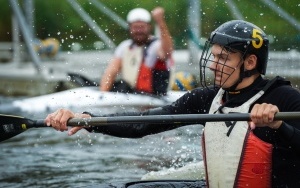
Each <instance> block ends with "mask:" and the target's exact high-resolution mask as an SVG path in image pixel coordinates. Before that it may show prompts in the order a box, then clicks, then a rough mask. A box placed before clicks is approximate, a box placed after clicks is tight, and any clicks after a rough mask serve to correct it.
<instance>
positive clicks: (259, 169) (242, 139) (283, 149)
mask: <svg viewBox="0 0 300 188" xmlns="http://www.w3.org/2000/svg"><path fill="white" fill-rule="evenodd" d="M268 42H269V41H268V39H267V36H266V34H265V33H264V32H263V31H262V30H261V29H260V28H259V27H257V26H256V25H254V24H252V23H249V22H246V21H242V20H232V21H229V22H226V23H224V24H222V25H221V26H219V27H218V28H217V29H216V30H215V31H213V32H212V33H211V35H210V37H209V39H208V41H207V42H206V45H205V48H204V50H203V53H202V55H201V59H200V77H201V83H202V84H203V87H201V88H197V89H194V90H192V91H191V92H187V93H186V94H185V95H184V96H182V97H181V98H179V99H178V100H177V101H175V102H174V103H173V104H171V105H168V106H164V107H160V108H155V109H150V110H148V111H144V112H132V113H120V114H111V115H107V116H126V115H143V116H146V115H168V114H197V113H198V114H207V113H210V114H216V113H245V112H250V113H251V121H250V122H207V123H206V122H203V125H205V128H204V133H203V137H202V139H203V144H202V145H203V156H204V162H205V168H206V181H207V185H208V186H209V187H264V188H265V187H299V186H300V130H299V129H300V121H299V120H289V121H279V120H278V121H275V120H274V119H273V118H274V115H275V114H276V113H277V112H279V111H280V112H291V111H300V93H299V91H298V90H297V89H294V88H293V87H292V86H291V85H290V82H289V81H285V80H284V79H283V78H281V77H276V78H274V79H272V80H268V79H265V78H264V77H263V75H265V73H266V67H267V61H268V45H269V44H268ZM207 71H210V72H211V73H213V75H212V76H210V74H209V72H207ZM210 77H213V82H212V84H210V83H209V82H208V80H207V79H210ZM90 116H96V115H94V114H92V113H89V112H84V113H83V114H78V113H73V112H71V111H69V110H67V109H59V110H57V111H55V112H54V113H51V114H49V115H48V116H47V118H46V120H45V121H46V123H47V125H49V126H50V125H51V126H52V127H53V128H54V129H56V130H59V131H67V130H68V128H67V126H66V125H67V121H68V120H69V119H70V118H73V117H76V118H88V117H90ZM177 127H178V126H176V125H161V126H158V125H155V126H153V125H151V124H149V123H144V124H116V125H108V126H99V127H92V128H91V127H86V128H85V129H86V130H88V131H90V132H97V133H103V134H109V135H112V136H117V137H126V138H140V137H143V136H146V135H150V134H155V133H159V132H164V131H168V130H171V129H175V128H177ZM80 129H81V128H80V127H75V128H72V129H70V131H69V135H73V134H75V133H76V132H77V131H78V130H80Z"/></svg>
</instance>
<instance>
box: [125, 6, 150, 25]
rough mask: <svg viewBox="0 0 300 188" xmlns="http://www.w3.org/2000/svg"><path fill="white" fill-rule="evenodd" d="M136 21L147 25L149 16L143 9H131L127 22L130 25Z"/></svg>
mask: <svg viewBox="0 0 300 188" xmlns="http://www.w3.org/2000/svg"><path fill="white" fill-rule="evenodd" d="M136 21H142V22H147V23H149V22H150V21H151V15H150V13H149V12H148V11H147V10H146V9H143V8H135V9H132V10H131V11H130V12H129V13H128V15H127V22H128V23H132V22H136Z"/></svg>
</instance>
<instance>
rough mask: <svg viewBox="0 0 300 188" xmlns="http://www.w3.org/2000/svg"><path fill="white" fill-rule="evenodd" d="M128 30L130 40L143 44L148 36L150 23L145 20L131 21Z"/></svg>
mask: <svg viewBox="0 0 300 188" xmlns="http://www.w3.org/2000/svg"><path fill="white" fill-rule="evenodd" d="M129 32H130V36H131V38H132V40H133V41H134V42H135V43H136V44H138V45H143V44H145V43H146V42H147V41H148V39H149V36H150V33H151V25H150V24H149V23H146V22H141V21H138V22H133V23H131V24H129Z"/></svg>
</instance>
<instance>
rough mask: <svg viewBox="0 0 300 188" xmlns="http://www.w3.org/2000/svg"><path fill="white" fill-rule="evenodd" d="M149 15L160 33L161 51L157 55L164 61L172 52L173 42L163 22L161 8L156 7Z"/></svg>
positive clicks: (163, 14) (163, 13) (163, 17)
mask: <svg viewBox="0 0 300 188" xmlns="http://www.w3.org/2000/svg"><path fill="white" fill-rule="evenodd" d="M151 14H152V17H153V20H154V21H155V23H156V24H157V27H158V28H159V31H160V39H161V49H160V50H159V52H158V55H159V57H160V58H161V59H166V58H167V57H168V56H170V54H171V53H172V51H173V40H172V37H171V34H170V32H169V29H168V26H167V24H166V21H165V11H164V9H163V8H162V7H156V8H155V9H153V10H152V11H151Z"/></svg>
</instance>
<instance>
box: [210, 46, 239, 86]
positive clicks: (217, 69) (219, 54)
mask: <svg viewBox="0 0 300 188" xmlns="http://www.w3.org/2000/svg"><path fill="white" fill-rule="evenodd" d="M209 62H210V64H208V65H207V67H208V68H209V69H210V70H211V71H213V73H214V76H215V85H218V86H221V87H222V88H224V89H226V88H230V87H231V86H233V85H234V84H235V83H236V82H237V81H238V79H239V75H240V66H241V65H242V63H243V60H242V56H241V53H239V52H231V51H229V50H226V49H225V48H224V47H222V46H220V45H217V44H214V45H213V46H212V48H211V57H210V61H209Z"/></svg>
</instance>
